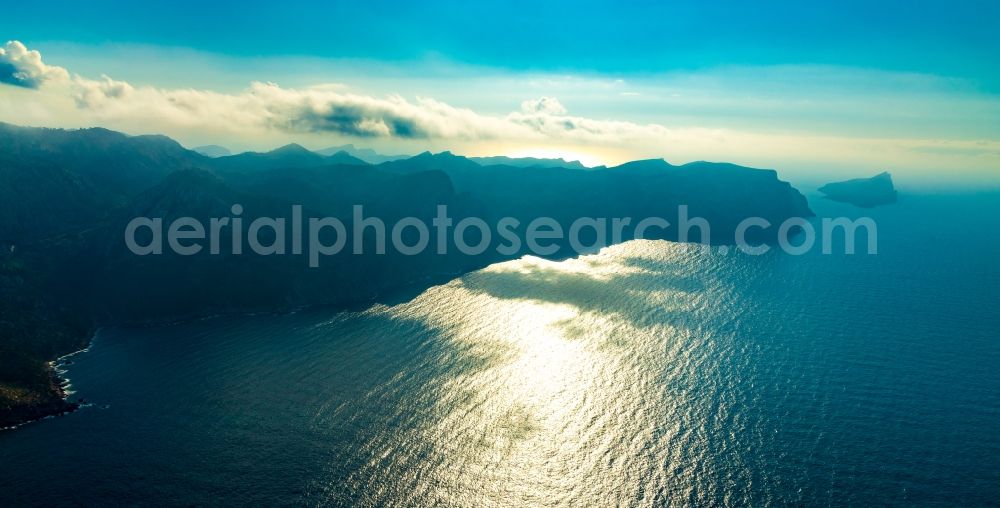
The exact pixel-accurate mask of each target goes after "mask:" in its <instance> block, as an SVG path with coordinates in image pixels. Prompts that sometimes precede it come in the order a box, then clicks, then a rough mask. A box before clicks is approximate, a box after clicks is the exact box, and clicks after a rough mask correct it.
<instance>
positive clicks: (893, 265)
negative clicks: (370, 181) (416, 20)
mask: <svg viewBox="0 0 1000 508" xmlns="http://www.w3.org/2000/svg"><path fill="white" fill-rule="evenodd" d="M996 198H997V196H953V197H948V198H945V197H924V196H913V197H910V198H909V199H904V200H902V201H901V202H900V203H899V204H898V205H895V206H892V207H886V208H880V209H876V210H875V211H873V212H872V213H873V215H874V216H875V217H876V219H877V220H878V221H879V228H880V236H879V251H880V254H879V255H877V256H862V255H855V256H843V255H841V256H822V255H820V254H819V253H818V252H816V253H812V254H807V255H805V256H798V257H797V256H789V255H784V254H779V253H771V254H768V255H765V256H758V257H755V256H748V255H744V254H740V253H732V252H731V253H728V254H720V253H718V252H711V253H706V252H701V251H694V250H690V249H688V248H685V247H684V246H680V245H676V244H671V243H666V242H642V241H637V242H629V243H626V244H624V245H620V246H616V247H612V248H609V249H606V250H605V251H602V252H601V253H600V254H598V255H594V256H586V257H582V258H579V259H575V260H568V261H563V262H551V261H544V260H540V259H535V258H526V259H522V260H518V261H513V262H509V263H503V264H499V265H494V266H491V267H489V268H487V269H485V270H482V271H479V272H475V273H472V274H468V275H466V276H464V277H462V278H460V279H457V280H454V281H452V282H450V283H448V284H445V285H442V286H437V287H434V288H431V289H429V290H427V291H425V292H423V293H422V294H420V295H419V296H417V297H416V298H415V299H413V300H410V301H407V302H404V303H400V304H398V305H391V306H386V305H378V306H375V307H372V308H369V309H366V310H363V311H359V312H340V313H334V312H330V311H309V312H302V313H298V314H294V315H288V316H279V317H274V316H255V317H241V318H220V319H212V320H207V321H201V322H195V323H189V324H184V325H177V326H170V327H161V328H146V329H114V330H104V331H102V332H101V333H100V335H99V336H98V338H97V340H96V343H95V345H94V347H93V348H92V351H91V352H89V353H86V354H81V355H78V356H77V357H75V358H74V361H75V363H74V365H72V366H71V367H70V370H69V376H70V377H71V379H72V381H73V385H74V389H76V390H77V392H78V393H77V396H84V397H87V398H88V399H90V400H92V401H94V402H95V406H93V407H88V408H85V409H83V410H81V411H80V412H78V413H76V414H74V415H71V416H68V417H63V418H57V419H52V420H48V421H45V422H42V423H39V424H33V425H29V426H26V427H23V428H21V429H18V430H17V431H14V432H6V433H2V434H0V499H5V500H11V501H13V502H14V503H17V502H20V501H25V500H34V501H36V502H50V503H77V502H79V503H83V504H93V503H94V502H96V501H98V500H100V499H102V498H104V497H107V496H112V498H113V499H116V500H118V501H119V502H123V503H125V504H146V503H150V504H161V503H171V504H230V503H232V504H242V503H254V502H255V503H266V504H309V505H344V504H361V505H366V506H376V505H383V504H390V505H415V506H424V505H432V504H444V505H464V506H565V505H572V506H587V505H590V506H609V505H626V506H627V505H640V506H645V505H660V504H666V503H673V504H698V505H745V504H753V505H761V504H796V505H800V504H811V505H843V504H914V503H915V504H944V505H953V504H964V505H976V504H991V503H996V502H997V500H1000V368H998V365H1000V318H998V317H997V311H996V309H997V307H998V304H1000V292H998V290H997V287H998V286H997V285H998V284H1000V269H998V268H997V264H996V263H997V255H998V254H1000V242H998V240H997V238H996V235H995V232H996V227H995V226H994V225H992V222H991V221H992V220H993V218H995V217H997V216H998V213H997V212H1000V199H996ZM814 207H815V208H817V209H818V211H819V212H820V213H821V214H834V213H854V214H857V213H858V212H856V211H853V210H852V209H850V208H847V207H842V206H840V205H836V204H833V203H826V202H820V203H817V204H816V206H814ZM957 217H961V218H963V219H964V220H963V221H961V222H960V223H959V221H956V220H953V219H955V218H957ZM989 232H992V233H993V234H987V233H989ZM101 405H108V406H109V407H107V408H103V409H102V408H101V407H100V406H101Z"/></svg>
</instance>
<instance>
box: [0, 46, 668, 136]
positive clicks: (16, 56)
mask: <svg viewBox="0 0 1000 508" xmlns="http://www.w3.org/2000/svg"><path fill="white" fill-rule="evenodd" d="M0 57H2V58H3V60H2V62H3V63H4V64H5V65H7V66H8V67H9V68H10V69H8V70H7V72H5V73H4V74H2V75H0V79H2V80H3V81H4V82H5V83H8V84H12V85H15V86H20V87H24V88H31V89H38V90H41V91H47V92H49V93H55V94H58V93H65V94H68V95H69V96H70V97H71V98H72V100H73V103H74V104H75V106H76V107H77V108H78V109H79V110H81V111H84V112H87V113H89V114H91V115H93V116H94V117H96V118H98V119H100V120H103V121H112V122H113V121H121V120H129V119H133V120H135V119H146V120H157V121H165V122H168V123H170V124H173V125H178V126H189V127H190V126H196V125H198V126H210V127H212V128H217V129H227V130H231V131H237V132H238V131H245V130H247V129H267V130H275V131H281V132H285V133H293V134H294V133H329V134H335V135H338V136H351V137H358V138H387V139H403V140H414V139H423V140H428V139H438V140H463V141H476V140H505V141H516V140H529V141H530V140H534V141H541V140H551V141H556V142H586V143H602V144H618V143H623V142H628V141H635V140H646V141H655V140H657V138H660V137H662V136H664V135H665V134H666V133H667V131H668V130H667V129H666V128H665V127H663V126H660V125H655V124H636V123H631V122H624V121H613V120H595V119H589V118H583V117H578V116H572V115H570V114H569V112H568V111H567V109H566V108H565V107H564V106H563V105H562V104H560V103H559V101H558V100H557V99H555V98H552V97H541V98H538V99H531V100H526V101H524V102H523V103H522V104H521V109H520V111H515V112H512V113H509V114H507V115H502V116H491V115H484V114H480V113H477V112H475V111H473V110H471V109H466V108H459V107H454V106H451V105H449V104H446V103H444V102H441V101H438V100H435V99H431V98H426V97H417V98H415V99H414V100H409V99H406V98H404V97H402V96H399V95H391V96H388V97H374V96H370V95H363V94H355V93H345V92H343V91H340V90H339V89H338V88H336V87H331V86H326V85H321V86H316V87H308V88H284V87H281V86H279V85H277V84H275V83H261V82H253V83H251V84H250V86H249V88H247V89H245V90H244V91H242V92H239V93H230V94H226V93H218V92H212V91H207V90H196V89H162V88H156V87H151V86H133V85H132V84H130V83H127V82H125V81H118V80H115V79H113V78H111V77H108V76H102V77H101V78H100V79H89V78H86V77H83V76H80V75H72V76H71V75H70V73H69V72H68V71H67V70H66V69H64V68H62V67H57V66H51V65H46V64H45V63H44V62H43V61H42V58H41V55H40V54H39V53H38V52H37V51H28V50H27V48H25V46H24V45H23V44H21V43H20V42H18V41H11V42H8V43H7V45H6V46H5V48H4V50H3V53H0Z"/></svg>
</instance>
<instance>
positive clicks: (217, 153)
mask: <svg viewBox="0 0 1000 508" xmlns="http://www.w3.org/2000/svg"><path fill="white" fill-rule="evenodd" d="M191 150H193V151H195V152H198V153H200V154H202V155H204V156H205V157H227V156H229V155H232V154H233V152H230V151H229V149H228V148H226V147H224V146H219V145H204V146H196V147H194V148H192V149H191Z"/></svg>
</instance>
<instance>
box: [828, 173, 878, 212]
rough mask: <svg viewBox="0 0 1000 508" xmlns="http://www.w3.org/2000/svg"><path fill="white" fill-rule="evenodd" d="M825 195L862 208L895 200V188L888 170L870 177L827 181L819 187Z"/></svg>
mask: <svg viewBox="0 0 1000 508" xmlns="http://www.w3.org/2000/svg"><path fill="white" fill-rule="evenodd" d="M819 191H820V192H822V193H823V194H826V197H828V198H830V199H832V200H834V201H841V202H844V203H850V204H852V205H855V206H860V207H862V208H872V207H875V206H879V205H886V204H889V203H895V202H896V188H895V187H894V186H893V185H892V176H891V175H889V173H888V172H882V173H879V174H877V175H875V176H873V177H871V178H855V179H852V180H845V181H843V182H834V183H828V184H826V185H824V186H822V187H820V188H819Z"/></svg>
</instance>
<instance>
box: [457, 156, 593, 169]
mask: <svg viewBox="0 0 1000 508" xmlns="http://www.w3.org/2000/svg"><path fill="white" fill-rule="evenodd" d="M469 160H471V161H472V162H475V163H476V164H479V165H480V166H513V167H519V168H534V167H545V168H568V169H587V166H584V165H583V164H582V163H581V162H580V161H568V160H566V159H543V158H536V157H504V156H502V155H497V156H492V157H469ZM602 167H603V166H602ZM594 169H597V168H594Z"/></svg>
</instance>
